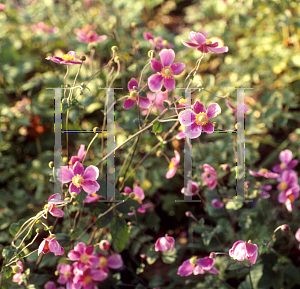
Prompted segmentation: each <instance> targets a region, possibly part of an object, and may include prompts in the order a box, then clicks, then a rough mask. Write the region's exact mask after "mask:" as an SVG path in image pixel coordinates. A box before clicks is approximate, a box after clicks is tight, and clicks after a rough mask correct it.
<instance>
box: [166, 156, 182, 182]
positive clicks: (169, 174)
mask: <svg viewBox="0 0 300 289" xmlns="http://www.w3.org/2000/svg"><path fill="white" fill-rule="evenodd" d="M174 153H175V158H171V162H170V164H169V170H168V172H167V174H166V178H167V179H171V178H173V177H174V176H175V173H176V171H177V168H178V166H179V162H180V154H179V152H178V151H174Z"/></svg>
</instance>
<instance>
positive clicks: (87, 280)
mask: <svg viewBox="0 0 300 289" xmlns="http://www.w3.org/2000/svg"><path fill="white" fill-rule="evenodd" d="M74 271H75V270H74ZM106 278H107V273H106V272H104V271H102V270H93V269H91V268H87V269H84V270H83V271H81V270H78V271H76V274H75V277H74V279H73V282H74V283H75V284H76V285H77V286H78V285H79V287H77V286H76V285H75V286H74V287H75V288H78V289H79V288H81V287H83V288H86V289H96V288H97V286H96V285H95V284H94V283H95V282H101V281H103V280H105V279H106Z"/></svg>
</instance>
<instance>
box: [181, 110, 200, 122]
mask: <svg viewBox="0 0 300 289" xmlns="http://www.w3.org/2000/svg"><path fill="white" fill-rule="evenodd" d="M178 119H179V121H180V124H181V125H183V126H188V125H191V124H192V123H193V122H195V119H196V114H195V113H194V112H193V111H192V110H191V109H186V110H184V111H181V112H180V113H179V115H178Z"/></svg>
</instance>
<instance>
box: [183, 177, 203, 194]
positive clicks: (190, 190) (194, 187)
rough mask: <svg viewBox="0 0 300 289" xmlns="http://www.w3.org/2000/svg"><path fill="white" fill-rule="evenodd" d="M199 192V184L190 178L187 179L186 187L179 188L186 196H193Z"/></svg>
mask: <svg viewBox="0 0 300 289" xmlns="http://www.w3.org/2000/svg"><path fill="white" fill-rule="evenodd" d="M198 192H199V185H198V183H197V182H193V181H192V180H188V183H187V187H186V188H185V187H184V188H182V189H181V193H183V194H184V195H186V196H194V195H196V194H197V193H198Z"/></svg>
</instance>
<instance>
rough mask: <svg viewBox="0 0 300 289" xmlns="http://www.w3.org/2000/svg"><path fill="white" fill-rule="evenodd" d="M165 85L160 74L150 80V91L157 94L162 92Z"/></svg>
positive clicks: (152, 76)
mask: <svg viewBox="0 0 300 289" xmlns="http://www.w3.org/2000/svg"><path fill="white" fill-rule="evenodd" d="M162 83H163V77H162V75H160V74H153V75H151V76H150V77H149V78H148V85H149V89H150V90H151V91H152V92H157V91H159V90H161V87H162Z"/></svg>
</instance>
